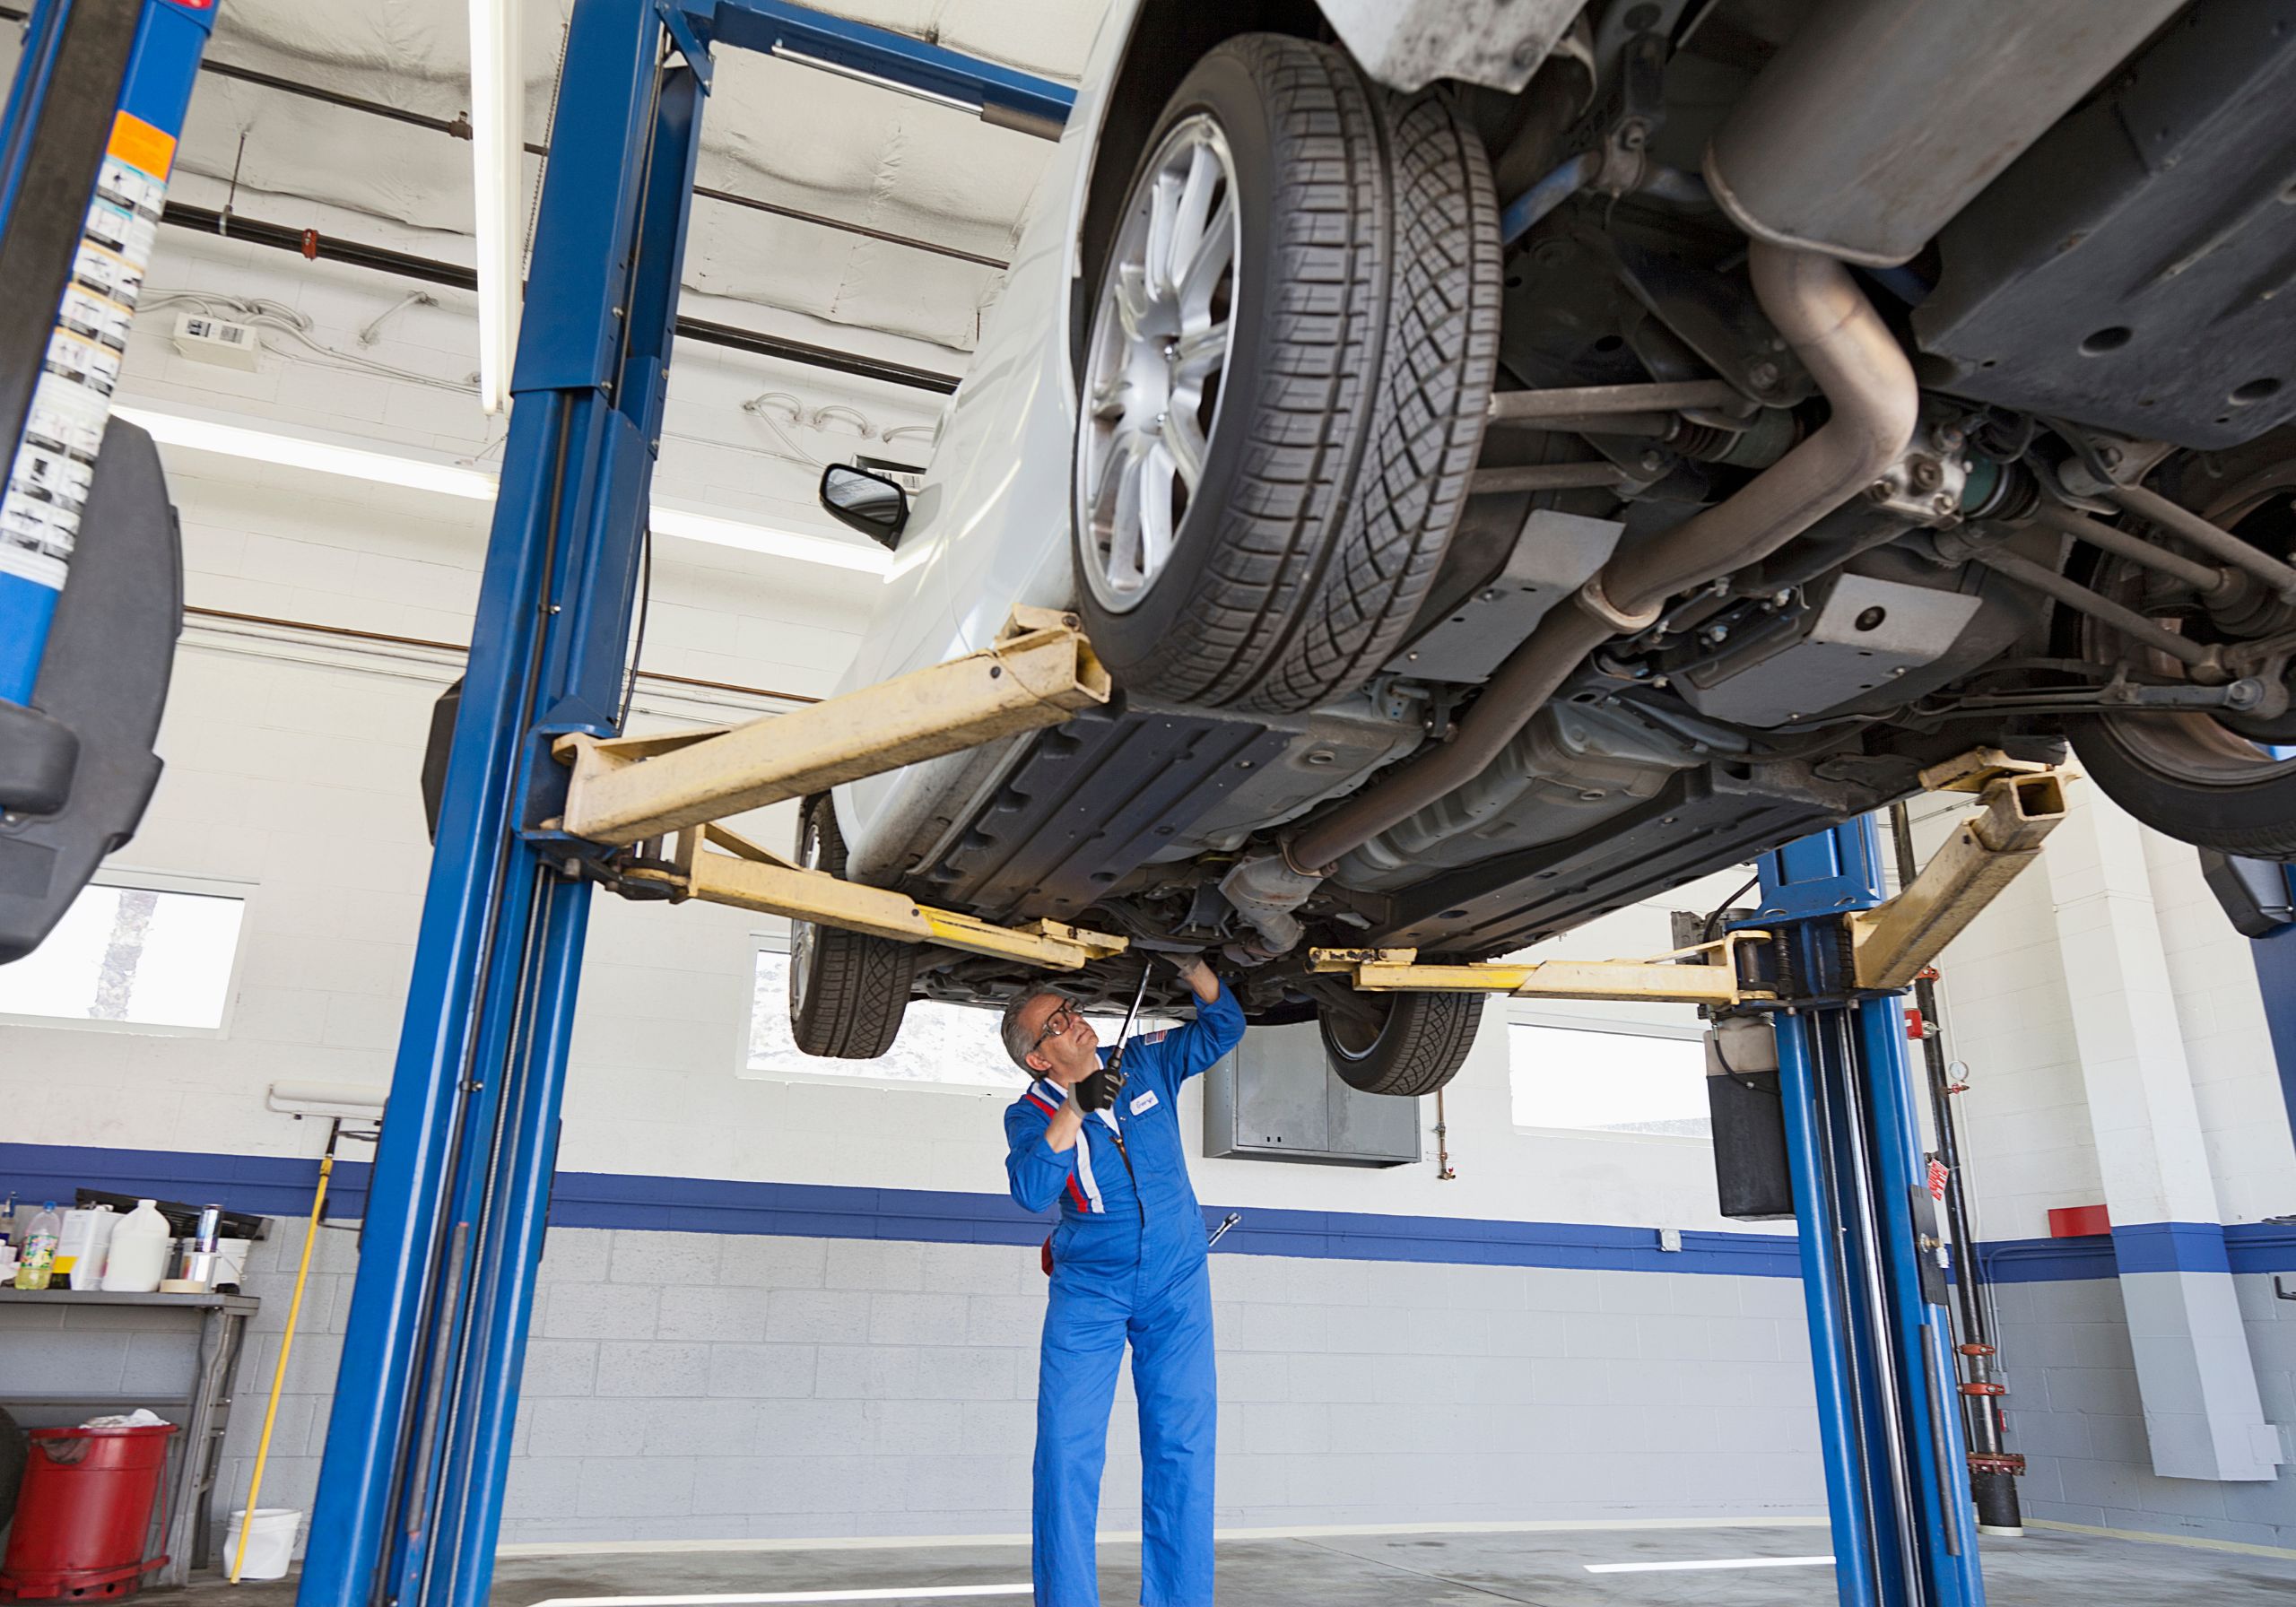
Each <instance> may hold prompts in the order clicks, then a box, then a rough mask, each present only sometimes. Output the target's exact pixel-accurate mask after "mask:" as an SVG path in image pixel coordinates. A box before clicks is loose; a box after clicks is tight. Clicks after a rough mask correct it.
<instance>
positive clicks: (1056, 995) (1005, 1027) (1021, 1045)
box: [996, 987, 1068, 1077]
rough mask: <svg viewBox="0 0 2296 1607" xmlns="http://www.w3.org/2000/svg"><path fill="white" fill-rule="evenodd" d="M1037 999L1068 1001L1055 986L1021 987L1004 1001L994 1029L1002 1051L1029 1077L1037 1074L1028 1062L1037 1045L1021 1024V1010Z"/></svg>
mask: <svg viewBox="0 0 2296 1607" xmlns="http://www.w3.org/2000/svg"><path fill="white" fill-rule="evenodd" d="M1037 999H1059V1000H1062V1001H1064V1002H1068V995H1066V994H1065V993H1062V992H1061V991H1060V990H1059V989H1058V988H1057V987H1023V988H1022V989H1021V991H1020V992H1018V993H1016V994H1014V995H1013V996H1012V997H1011V998H1009V999H1007V1000H1005V1015H1004V1019H1003V1020H1002V1021H1000V1022H999V1023H998V1024H997V1029H996V1030H997V1033H998V1035H999V1036H1000V1037H1002V1038H1004V1040H1005V1053H1006V1054H1007V1055H1011V1056H1012V1057H1013V1064H1014V1065H1016V1066H1019V1067H1020V1068H1021V1069H1022V1071H1024V1072H1026V1073H1028V1074H1029V1075H1030V1076H1031V1077H1034V1076H1037V1075H1038V1074H1039V1073H1038V1071H1037V1068H1036V1067H1034V1066H1032V1065H1031V1064H1029V1056H1030V1055H1033V1054H1035V1053H1036V1052H1037V1045H1036V1041H1035V1039H1034V1038H1031V1036H1030V1033H1029V1029H1027V1028H1025V1027H1023V1026H1022V1025H1021V1012H1022V1011H1024V1010H1026V1009H1027V1008H1028V1007H1029V1005H1030V1003H1031V1001H1033V1000H1037Z"/></svg>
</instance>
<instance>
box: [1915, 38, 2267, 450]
mask: <svg viewBox="0 0 2296 1607" xmlns="http://www.w3.org/2000/svg"><path fill="white" fill-rule="evenodd" d="M2292 96H2296V0H2202V3H2201V4H2196V5H2195V6H2193V7H2192V8H2191V10H2190V11H2189V12H2187V13H2186V15H2185V17H2184V18H2183V19H2182V20H2181V21H2179V23H2178V24H2177V25H2176V26H2174V27H2172V28H2170V29H2169V30H2167V31H2165V32H2164V33H2163V34H2162V35H2161V38H2160V39H2157V40H2156V41H2155V42H2154V43H2153V44H2152V47H2151V48H2149V49H2148V50H2146V51H2145V52H2144V55H2143V56H2139V57H2138V58H2137V60H2136V61H2135V63H2134V64H2132V65H2131V66H2130V67H2129V68H2128V69H2127V70H2126V72H2124V73H2123V74H2120V75H2119V77H2118V79H2116V80H2115V82H2114V83H2112V84H2111V85H2110V86H2109V87H2108V88H2107V89H2106V90H2105V91H2103V92H2102V93H2100V95H2098V96H2097V97H2096V99H2094V100H2092V101H2091V102H2090V103H2089V104H2088V105H2087V106H2085V107H2083V109H2080V110H2078V111H2076V112H2074V114H2073V115H2072V116H2071V117H2067V118H2066V119H2065V121H2064V122H2062V123H2060V124H2059V125H2058V126H2057V127H2056V128H2054V129H2052V130H2051V131H2050V132H2049V133H2048V135H2044V136H2043V137H2042V138H2041V140H2040V141H2039V143H2036V144H2035V145H2034V146H2033V147H2032V148H2031V150H2029V151H2027V152H2025V153H2024V155H2022V157H2020V158H2019V159H2018V160H2017V161H2016V162H2015V163H2014V164H2013V165H2012V166H2011V167H2010V168H2009V169H2008V170H2007V171H2006V172H2005V173H2004V174H2002V176H2001V177H2000V178H1998V179H1996V180H1995V181H1994V183H1993V185H1992V186H1991V187H1989V188H1988V189H1987V191H1986V192H1985V194H1984V195H1980V196H1979V198H1978V199H1977V201H1976V202H1975V203H1974V204H1971V205H1970V207H1969V208H1968V209H1967V210H1966V211H1964V212H1963V213H1961V216H1960V217H1958V218H1956V219H1955V220H1954V221H1953V222H1952V224H1951V225H1949V226H1948V227H1947V228H1946V230H1945V231H1944V234H1943V235H1941V236H1940V237H1939V239H1938V248H1939V252H1940V256H1941V257H1942V260H1943V265H1944V273H1943V274H1942V276H1941V277H1940V278H1939V280H1938V282H1937V287H1936V289H1935V291H1933V292H1932V293H1931V294H1930V296H1929V297H1928V298H1927V300H1925V301H1924V302H1923V303H1922V304H1921V306H1920V307H1919V308H1918V309H1917V310H1916V311H1915V313H1914V315H1913V326H1914V330H1915V333H1916V334H1917V335H1918V337H1919V340H1920V343H1921V346H1922V348H1923V350H1924V351H1925V352H1926V353H1928V354H1929V360H1930V362H1931V363H1932V365H1934V366H1933V368H1932V369H1931V371H1930V372H1929V373H1928V374H1927V375H1926V378H1927V379H1928V380H1929V381H1930V382H1931V383H1933V384H1936V385H1939V386H1941V387H1943V388H1944V389H1946V390H1949V391H1952V392H1954V393H1956V394H1958V395H1966V396H1973V397H1977V398H1979V399H1980V400H1984V401H1988V402H1998V403H2002V404H2007V405H2009V406H2012V407H2018V408H2025V409H2030V410H2033V411H2036V412H2040V413H2057V414H2062V415H2064V416H2066V417H2071V418H2076V419H2079V420H2082V421H2084V422H2088V423H2092V424H2102V425H2106V426H2109V427H2110V428H2113V429H2116V430H2126V431H2128V432H2129V433H2131V434H2134V435H2137V436H2140V437H2151V438H2159V439H2167V440H2172V441H2175V442H2177V443H2179V445H2182V446H2187V447H2229V446H2233V445H2237V444H2238V443H2239V442H2241V441H2245V440H2250V439H2254V438H2255V437H2257V436H2258V435H2260V434H2262V433H2263V432H2264V431H2265V430H2268V429H2270V428H2272V427H2273V426H2274V425H2276V424H2281V423H2284V422H2286V421H2288V420H2289V419H2291V418H2296V363H2292V353H2296V295H2290V294H2287V293H2286V292H2287V291H2288V290H2289V288H2290V285H2291V283H2292V282H2296V206H2291V205H2290V204H2288V202H2289V189H2288V187H2289V183H2290V179H2291V178H2292V177H2296V137H2292V135H2291V132H2290V130H2291V124H2290V121H2289V115H2288V108H2289V105H2290V102H2291V98H2292Z"/></svg>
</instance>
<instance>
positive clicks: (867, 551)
mask: <svg viewBox="0 0 2296 1607" xmlns="http://www.w3.org/2000/svg"><path fill="white" fill-rule="evenodd" d="M112 413H113V415H114V416H115V417H117V418H120V419H124V420H126V421H127V422H128V423H130V424H134V425H135V426H136V427H138V428H139V429H142V430H149V431H150V432H151V436H152V439H153V440H155V441H158V442H159V443H160V444H161V446H166V447H184V448H186V449H187V450H189V451H193V452H213V453H215V454H216V455H218V456H223V457H238V458H243V459H245V460H247V461H248V462H250V463H268V464H277V465H280V466H281V467H283V468H290V469H308V470H310V471H312V472H313V473H320V474H338V475H341V476H343V477H344V479H347V480H363V481H367V482H370V483H372V484H376V485H397V486H404V487H406V488H408V489H409V490H413V491H436V492H438V493H439V494H440V495H442V496H448V497H464V498H467V499H471V500H473V501H479V502H491V501H492V500H493V499H494V490H495V480H494V476H493V475H491V474H490V473H486V472H485V471H484V470H483V469H472V468H465V467H464V466H462V465H459V464H450V463H438V462H433V461H427V460H425V459H422V458H419V457H398V456H393V455H391V454H390V453H387V452H370V451H368V450H366V449H365V448H364V447H345V446H342V445H339V444H337V443H336V442H334V441H324V440H314V439H310V438H309V437H308V436H300V435H286V434H282V433H280V432H278V431H276V430H253V429H249V428H248V427H247V426H246V425H244V424H226V423H222V422H220V421H216V420H213V419H197V418H187V417H186V416H184V415H183V414H181V413H153V412H152V411H150V410H149V409H147V408H142V407H115V408H113V409H112ZM652 522H653V527H654V534H657V535H663V536H669V537H672V538H674V539H678V540H683V541H692V542H701V543H706V544H707V545H709V546H713V547H734V548H737V549H739V550H740V551H742V552H760V553H763V554H765V555H766V556H768V557H770V558H786V559H789V560H792V561H794V562H796V563H812V564H822V565H825V566H827V567H829V568H831V569H854V570H857V571H858V572H860V573H862V574H865V575H882V574H883V573H884V572H885V570H886V569H888V568H890V567H891V561H892V554H891V553H890V552H886V551H885V550H884V549H883V548H882V547H879V546H877V545H876V544H875V543H869V544H867V545H864V544H862V543H858V542H846V541H839V540H837V539H836V538H834V537H832V536H826V535H806V534H801V533H799V532H796V531H791V530H775V529H772V528H770V526H764V525H751V524H745V523H744V522H743V521H741V520H739V519H728V518H724V517H719V516H718V515H715V514H706V513H696V512H694V511H693V510H691V508H671V507H666V506H665V505H664V504H662V503H660V502H657V503H655V504H654V505H653V508H652Z"/></svg>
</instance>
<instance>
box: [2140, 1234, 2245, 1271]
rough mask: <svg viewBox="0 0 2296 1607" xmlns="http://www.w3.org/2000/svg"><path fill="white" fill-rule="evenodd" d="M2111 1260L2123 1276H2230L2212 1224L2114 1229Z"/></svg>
mask: <svg viewBox="0 0 2296 1607" xmlns="http://www.w3.org/2000/svg"><path fill="white" fill-rule="evenodd" d="M2112 1240H2113V1260H2114V1262H2115V1263H2116V1264H2118V1267H2119V1268H2120V1270H2121V1271H2122V1272H2124V1273H2230V1272H2231V1270H2232V1262H2231V1256H2230V1255H2228V1254H2227V1252H2226V1248H2225V1238H2224V1229H2222V1227H2221V1226H2219V1225H2218V1224H2216V1223H2214V1222H2139V1223H2138V1224H2136V1226H2135V1227H2133V1228H2115V1229H2113V1232H2112Z"/></svg>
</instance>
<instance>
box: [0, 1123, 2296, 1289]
mask: <svg viewBox="0 0 2296 1607" xmlns="http://www.w3.org/2000/svg"><path fill="white" fill-rule="evenodd" d="M367 1174H368V1168H367V1167H366V1166H365V1165H364V1164H363V1163H361V1162H357V1161H346V1162H344V1163H343V1164H341V1165H338V1166H337V1167H336V1168H335V1180H334V1182H333V1184H332V1185H331V1186H330V1188H329V1194H328V1201H329V1203H328V1209H327V1216H328V1219H329V1220H356V1219H357V1218H358V1217H359V1216H360V1215H361V1213H362V1212H363V1211H364V1209H365V1206H366V1196H367ZM317 1182H318V1162H317V1160H299V1159H295V1158H292V1157H287V1156H276V1155H222V1154H209V1153H199V1152H189V1153H187V1152H183V1151H170V1150H119V1149H109V1148H102V1147H96V1146H81V1145H74V1144H13V1143H0V1191H4V1192H9V1193H13V1194H15V1195H16V1197H17V1198H18V1199H22V1200H34V1201H38V1200H44V1199H55V1200H67V1201H68V1200H69V1199H70V1198H71V1197H72V1193H73V1190H74V1189H75V1188H77V1187H79V1186H82V1185H83V1184H84V1185H86V1186H89V1187H91V1188H101V1189H108V1190H111V1191H113V1192H115V1193H119V1194H152V1195H154V1196H156V1197H158V1198H161V1199H170V1200H178V1201H182V1202H185V1203H194V1204H204V1203H207V1202H209V1201H211V1200H213V1201H221V1202H222V1203H224V1204H226V1205H228V1206H230V1207H231V1208H232V1209H233V1210H237V1211H256V1212H265V1213H267V1214H270V1215H274V1216H285V1217H300V1216H301V1215H303V1214H304V1213H305V1212H309V1210H310V1208H311V1190H312V1188H313V1187H314V1186H316V1185H317ZM1205 1214H1206V1216H1207V1218H1208V1219H1210V1220H1214V1221H1216V1220H1218V1219H1219V1218H1220V1217H1221V1216H1222V1215H1224V1214H1225V1211H1224V1209H1223V1208H1222V1207H1219V1206H1213V1207H1209V1208H1207V1210H1206V1212H1205ZM550 1220H551V1222H552V1225H553V1226H555V1227H561V1228H657V1229H670V1230H674V1231H680V1232H687V1233H759V1234H778V1235H782V1236H787V1237H798V1238H892V1239H910V1240H923V1241H926V1242H930V1243H936V1244H997V1245H1032V1244H1035V1243H1036V1242H1037V1241H1038V1240H1039V1239H1041V1238H1043V1237H1044V1235H1045V1233H1046V1231H1047V1226H1048V1219H1046V1218H1041V1217H1036V1216H1031V1215H1030V1214H1029V1213H1028V1212H1023V1211H1022V1210H1021V1209H1020V1208H1019V1207H1018V1206H1016V1205H1014V1204H1013V1203H1012V1201H1010V1200H1009V1199H1007V1198H1006V1197H1005V1196H1004V1195H1003V1194H962V1193H957V1192H954V1191H949V1190H937V1189H902V1188H856V1187H850V1186H837V1185H823V1184H803V1183H742V1182H734V1181H729V1180H726V1179H721V1178H711V1177H650V1176H644V1175H637V1174H623V1173H617V1172H561V1173H560V1174H559V1175H558V1180H557V1184H556V1186H555V1188H554V1190H553V1193H552V1199H551V1210H550ZM1682 1242H1683V1247H1682V1248H1681V1249H1680V1250H1661V1249H1660V1248H1659V1247H1658V1234H1657V1229H1651V1228H1625V1227H1614V1226H1610V1225H1606V1224H1602V1223H1587V1222H1519V1221H1492V1220H1482V1219H1477V1218H1472V1217H1427V1216H1383V1215H1378V1214H1374V1213H1371V1212H1342V1211H1277V1210H1271V1209H1266V1208H1264V1207H1257V1206H1255V1207H1252V1208H1250V1209H1248V1210H1245V1211H1244V1212H1243V1220H1242V1221H1241V1222H1239V1224H1237V1226H1236V1229H1235V1230H1234V1231H1233V1232H1231V1233H1230V1234H1229V1235H1228V1237H1227V1238H1223V1239H1222V1240H1221V1241H1220V1248H1221V1250H1222V1252H1223V1253H1224V1252H1228V1251H1234V1252H1236V1253H1238V1254H1239V1255H1299V1256H1309V1257H1323V1258H1335V1259H1343V1260H1356V1261H1423V1262H1438V1263H1448V1264H1455V1265H1466V1266H1526V1267H1531V1266H1535V1267H1578V1268H1587V1269H1596V1270H1604V1271H1613V1272H1646V1273H1732V1274H1737V1275H1741V1276H1748V1277H1757V1278H1796V1277H1799V1276H1800V1275H1801V1269H1800V1265H1799V1263H1798V1261H1797V1259H1796V1251H1795V1241H1794V1240H1793V1238H1790V1237H1788V1236H1787V1235H1784V1234H1769V1233H1735V1232H1698V1231H1688V1232H1685V1233H1683V1236H1682ZM1978 1253H1979V1257H1980V1258H1981V1259H1982V1260H1983V1262H1984V1264H1985V1270H1986V1275H1987V1277H1988V1278H1990V1279H1993V1280H1995V1281H1999V1282H2004V1283H2042V1282H2054V1281H2066V1280H2074V1279H2083V1278H2111V1277H2115V1276H2118V1274H2119V1273H2122V1272H2125V1271H2126V1272H2168V1271H2188V1272H2218V1273H2222V1272H2227V1271H2230V1272H2233V1273H2287V1272H2296V1223H2284V1222H2244V1223H2236V1224H2233V1225H2232V1226H2230V1227H2226V1228H2222V1229H2220V1228H2217V1227H2216V1226H2214V1225H2213V1224H2212V1223H2206V1222H2147V1223H2140V1224H2137V1225H2135V1226H2134V1227H2127V1228H2117V1229H2114V1230H2113V1232H2112V1233H2111V1235H2109V1236H2108V1235H2105V1234H2095V1235H2092V1236H2089V1237H2085V1238H2028V1239H2002V1240H1996V1241H1993V1242H1990V1243H1987V1244H1982V1245H1979V1247H1978Z"/></svg>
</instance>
